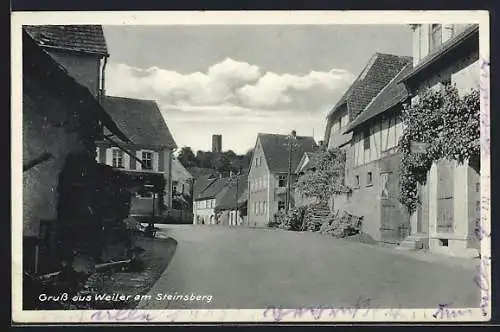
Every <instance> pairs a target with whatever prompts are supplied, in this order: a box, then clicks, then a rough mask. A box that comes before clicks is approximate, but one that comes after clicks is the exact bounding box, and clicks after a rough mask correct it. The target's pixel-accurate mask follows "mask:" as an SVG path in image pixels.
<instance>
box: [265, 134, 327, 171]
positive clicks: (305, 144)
mask: <svg viewBox="0 0 500 332" xmlns="http://www.w3.org/2000/svg"><path fill="white" fill-rule="evenodd" d="M289 137H290V136H289V135H278V134H264V133H259V134H258V136H257V140H258V141H260V144H261V145H262V151H263V153H264V157H265V159H266V163H267V167H268V169H269V171H270V172H271V173H286V172H288V159H289V151H288V146H289ZM316 148H317V145H316V142H315V141H314V138H312V137H310V136H296V138H295V140H294V141H293V148H292V155H291V157H292V159H291V169H292V172H293V171H295V169H296V168H297V165H298V164H299V162H300V159H301V158H302V156H303V155H304V153H305V152H313V151H315V150H316Z"/></svg>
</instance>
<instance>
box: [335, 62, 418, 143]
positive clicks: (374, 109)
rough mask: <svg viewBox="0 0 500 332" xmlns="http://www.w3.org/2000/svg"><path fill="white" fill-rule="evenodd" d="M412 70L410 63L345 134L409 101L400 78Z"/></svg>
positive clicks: (350, 125) (349, 126)
mask: <svg viewBox="0 0 500 332" xmlns="http://www.w3.org/2000/svg"><path fill="white" fill-rule="evenodd" d="M411 70H412V64H411V63H409V64H407V65H406V66H405V67H404V68H403V69H402V70H401V71H400V72H399V73H398V74H397V75H396V76H395V77H394V78H393V79H392V80H391V81H390V82H389V83H388V84H387V85H386V86H385V87H384V88H383V89H382V90H381V91H380V92H379V94H378V95H377V96H376V97H375V98H373V100H372V101H371V102H370V103H369V104H368V106H367V107H366V108H365V109H364V110H363V112H361V113H360V114H359V115H358V117H356V118H355V119H354V120H353V121H352V122H351V123H350V124H349V125H348V126H347V128H346V129H345V131H344V133H348V132H350V131H352V130H353V129H354V128H356V127H358V126H359V125H361V124H363V123H365V122H366V121H368V120H370V119H373V118H374V117H376V116H377V115H379V114H382V113H383V112H385V111H387V110H389V109H391V108H392V107H394V106H396V105H397V104H399V103H402V102H404V101H405V100H407V99H408V97H409V93H408V90H406V87H405V86H404V84H403V83H398V82H399V78H400V77H403V76H404V75H406V74H407V73H408V72H410V71H411Z"/></svg>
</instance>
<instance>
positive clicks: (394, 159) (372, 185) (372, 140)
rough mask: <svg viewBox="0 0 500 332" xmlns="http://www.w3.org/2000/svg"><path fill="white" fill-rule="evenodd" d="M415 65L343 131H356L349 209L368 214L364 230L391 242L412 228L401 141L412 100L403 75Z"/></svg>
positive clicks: (408, 64) (352, 156)
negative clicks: (402, 192) (402, 196)
mask: <svg viewBox="0 0 500 332" xmlns="http://www.w3.org/2000/svg"><path fill="white" fill-rule="evenodd" d="M411 70H412V64H411V62H410V61H409V62H408V63H407V64H406V66H404V67H403V68H402V69H401V70H400V71H399V72H398V73H397V74H396V75H395V76H394V77H393V78H392V79H391V81H390V82H389V83H388V84H387V85H386V86H385V87H384V88H383V89H382V90H381V91H380V92H379V93H378V94H377V95H376V96H375V97H374V98H373V99H372V101H371V102H370V103H369V104H368V105H367V106H366V108H365V109H364V110H363V111H362V112H361V113H360V114H359V115H358V116H357V117H356V118H355V119H354V120H353V121H351V122H350V123H349V124H348V125H347V127H346V128H345V129H344V131H343V133H350V134H351V135H352V140H351V144H350V146H349V153H348V154H347V155H348V156H349V157H350V162H349V167H350V169H349V171H348V172H347V173H348V174H349V177H348V178H346V184H347V185H349V186H350V187H351V188H352V194H351V196H350V198H349V202H348V204H347V206H346V209H347V210H349V212H350V213H352V214H354V215H358V216H363V218H364V221H363V225H362V227H363V231H364V232H366V233H368V234H370V236H372V237H373V238H374V239H375V240H377V241H382V242H388V243H400V242H402V241H403V240H404V239H405V237H406V236H407V235H408V234H409V230H410V220H409V215H408V214H407V212H406V209H405V207H404V206H402V205H401V203H400V202H399V164H400V155H399V154H398V151H397V145H398V140H399V137H400V136H401V134H402V130H403V125H402V122H401V111H402V109H403V104H405V103H407V102H409V101H410V95H409V93H408V91H407V90H406V88H405V86H404V84H402V83H400V82H399V79H400V78H402V77H403V76H404V75H406V74H407V73H408V72H410V71H411Z"/></svg>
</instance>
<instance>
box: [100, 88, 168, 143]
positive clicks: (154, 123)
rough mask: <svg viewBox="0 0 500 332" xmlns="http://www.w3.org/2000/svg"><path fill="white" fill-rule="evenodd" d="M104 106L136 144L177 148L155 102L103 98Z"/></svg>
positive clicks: (112, 97)
mask: <svg viewBox="0 0 500 332" xmlns="http://www.w3.org/2000/svg"><path fill="white" fill-rule="evenodd" d="M102 105H103V106H104V108H105V109H106V111H107V112H108V113H109V114H110V115H111V117H112V118H113V120H114V121H115V122H116V123H117V124H118V127H120V128H121V129H122V130H123V131H124V132H125V134H126V135H127V136H128V137H129V138H130V140H131V141H132V142H133V143H134V144H138V145H149V146H166V147H169V148H172V149H175V148H177V145H176V144H175V141H174V138H173V137H172V134H171V133H170V130H169V129H168V127H167V123H166V122H165V119H164V118H163V116H162V114H161V111H160V109H159V108H158V105H157V104H156V102H155V101H153V100H143V99H132V98H124V97H114V96H103V97H102Z"/></svg>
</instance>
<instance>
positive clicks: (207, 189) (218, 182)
mask: <svg viewBox="0 0 500 332" xmlns="http://www.w3.org/2000/svg"><path fill="white" fill-rule="evenodd" d="M229 184H230V179H229V178H228V177H225V178H223V177H215V176H207V177H206V178H203V179H202V178H200V179H198V180H197V183H195V196H194V201H193V224H203V225H215V224H217V223H218V220H217V215H216V207H217V206H218V205H219V204H220V203H221V200H222V198H223V197H224V195H225V194H226V192H227V191H228V190H229Z"/></svg>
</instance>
